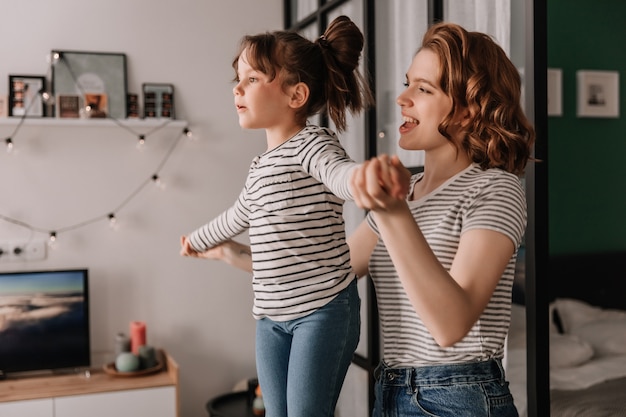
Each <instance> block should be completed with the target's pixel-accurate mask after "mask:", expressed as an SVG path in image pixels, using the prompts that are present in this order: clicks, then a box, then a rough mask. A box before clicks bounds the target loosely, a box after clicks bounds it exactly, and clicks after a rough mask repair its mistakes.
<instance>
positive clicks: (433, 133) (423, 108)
mask: <svg viewBox="0 0 626 417" xmlns="http://www.w3.org/2000/svg"><path fill="white" fill-rule="evenodd" d="M439 76H440V65H439V57H438V56H437V55H436V54H435V53H434V52H432V51H430V50H428V49H422V50H420V51H419V52H418V53H417V54H416V55H415V57H414V58H413V62H412V63H411V65H410V66H409V70H408V72H407V74H406V84H405V85H406V89H405V90H404V91H403V92H402V93H401V94H400V95H399V96H398V98H397V100H396V102H397V103H398V105H399V106H400V109H401V111H402V119H403V120H404V123H403V124H402V125H401V126H400V128H399V132H400V140H399V143H398V144H399V145H400V147H401V148H402V149H407V150H426V151H427V150H431V149H435V148H437V147H441V146H450V142H449V141H448V140H447V139H446V138H445V137H444V136H443V135H442V134H441V133H439V130H438V126H439V124H440V123H441V121H442V120H443V119H444V117H446V116H447V115H448V114H449V113H450V110H452V99H451V98H450V97H448V96H447V95H446V93H444V92H443V90H441V87H440V86H439Z"/></svg>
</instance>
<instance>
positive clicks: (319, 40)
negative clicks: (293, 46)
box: [317, 35, 330, 48]
mask: <svg viewBox="0 0 626 417" xmlns="http://www.w3.org/2000/svg"><path fill="white" fill-rule="evenodd" d="M317 43H318V44H319V46H320V47H322V48H329V47H330V45H329V43H328V39H326V36H325V35H322V36H320V37H319V38H317Z"/></svg>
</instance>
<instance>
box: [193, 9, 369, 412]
mask: <svg viewBox="0 0 626 417" xmlns="http://www.w3.org/2000/svg"><path fill="white" fill-rule="evenodd" d="M362 48H363V35H362V33H361V32H360V30H359V29H358V28H357V27H356V25H354V23H353V22H351V21H350V20H349V19H348V18H347V17H345V16H341V17H338V18H337V19H335V20H334V21H333V22H332V23H331V24H330V26H329V27H328V29H327V30H326V32H325V33H324V35H323V36H322V37H320V38H319V39H318V40H317V41H315V42H311V41H309V40H307V39H305V38H303V37H302V36H300V35H299V34H297V33H295V32H287V31H276V32H272V33H265V34H260V35H256V36H246V37H244V38H243V40H242V42H241V48H240V52H239V54H238V55H237V58H236V59H235V61H234V62H233V68H234V69H235V71H236V73H237V77H236V82H237V84H236V85H235V87H234V88H233V93H234V96H235V106H236V108H237V113H238V115H239V124H240V125H241V127H242V128H246V129H265V132H266V135H267V151H266V152H265V153H263V154H262V155H260V156H258V157H256V158H254V160H253V161H252V165H251V166H250V170H249V173H248V178H247V180H246V183H245V186H244V188H243V190H242V191H241V194H240V195H239V198H238V199H237V201H236V202H235V203H234V205H233V206H232V207H230V208H229V209H228V210H226V211H225V212H223V213H222V214H221V215H219V216H218V217H217V218H215V219H214V220H212V221H211V222H209V223H208V224H206V225H204V226H202V227H200V228H199V229H197V230H196V231H194V232H192V233H191V234H190V235H189V236H187V237H182V239H181V240H182V249H181V254H182V255H184V256H196V257H209V256H207V255H205V254H204V253H205V252H206V251H207V250H209V249H210V248H213V247H215V246H216V245H220V244H221V243H222V242H224V241H227V240H229V239H231V238H232V237H234V236H237V235H239V234H240V233H242V232H243V231H245V230H246V229H249V237H250V252H247V251H245V252H243V253H239V254H238V255H239V256H241V255H243V257H244V258H247V257H248V256H250V257H251V261H252V263H251V266H252V272H253V280H252V284H253V289H254V307H253V315H254V317H255V318H256V319H257V330H256V362H257V373H258V379H259V384H260V386H261V389H262V392H263V400H264V403H265V407H266V413H267V414H266V415H267V416H271V417H281V416H284V417H287V416H292V417H293V416H297V417H308V416H311V417H325V416H329V417H330V416H332V415H334V409H335V405H336V402H337V398H338V396H339V392H340V390H341V386H342V384H343V381H344V378H345V375H346V372H347V369H348V366H349V365H350V361H351V359H352V355H353V353H354V350H355V349H356V346H357V343H358V340H359V331H360V315H359V305H360V300H359V296H358V292H357V288H356V280H355V278H356V277H355V274H354V272H352V269H351V267H350V254H349V249H348V246H347V244H346V239H345V231H344V220H343V215H342V212H343V203H344V200H346V199H352V195H351V192H350V189H349V187H348V181H349V174H350V173H351V172H352V171H353V169H354V168H355V167H356V164H355V162H353V161H352V160H350V159H349V158H348V156H347V155H346V152H345V151H344V149H343V148H342V146H341V144H340V142H339V141H338V139H337V137H336V136H335V134H334V133H333V132H332V131H331V130H329V129H327V128H323V127H318V126H313V125H308V124H307V118H309V117H310V116H312V115H314V114H317V113H319V112H320V111H326V112H327V113H328V114H329V116H330V118H331V119H332V121H333V122H334V123H335V126H336V127H337V129H338V130H339V131H341V130H343V129H345V127H346V110H350V111H352V112H353V113H356V112H359V111H361V110H362V109H363V108H364V107H365V106H367V105H369V104H370V103H371V93H370V90H369V88H368V86H367V83H365V82H364V80H363V78H362V77H361V76H360V74H359V73H358V70H357V68H358V64H359V60H360V55H361V50H362ZM246 260H247V262H248V263H245V262H244V263H245V269H249V266H248V265H249V258H247V259H246Z"/></svg>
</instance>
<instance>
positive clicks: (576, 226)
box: [548, 0, 626, 254]
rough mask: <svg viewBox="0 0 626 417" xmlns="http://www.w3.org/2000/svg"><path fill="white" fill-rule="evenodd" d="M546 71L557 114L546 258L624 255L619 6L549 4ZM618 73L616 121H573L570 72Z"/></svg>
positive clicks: (578, 1)
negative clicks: (555, 84) (558, 99)
mask: <svg viewBox="0 0 626 417" xmlns="http://www.w3.org/2000/svg"><path fill="white" fill-rule="evenodd" d="M548 67H550V68H561V69H562V71H563V84H562V91H563V115H562V116H553V117H549V120H548V172H549V174H548V176H549V178H548V194H549V235H550V253H552V254H560V253H579V252H600V251H608V250H625V249H626V100H625V99H624V97H626V83H625V81H626V1H623V0H597V1H589V0H548ZM578 70H611V71H618V72H619V73H620V99H619V102H620V103H619V107H620V117H619V118H617V119H615V118H614V119H608V118H605V119H601V118H578V117H576V71H578Z"/></svg>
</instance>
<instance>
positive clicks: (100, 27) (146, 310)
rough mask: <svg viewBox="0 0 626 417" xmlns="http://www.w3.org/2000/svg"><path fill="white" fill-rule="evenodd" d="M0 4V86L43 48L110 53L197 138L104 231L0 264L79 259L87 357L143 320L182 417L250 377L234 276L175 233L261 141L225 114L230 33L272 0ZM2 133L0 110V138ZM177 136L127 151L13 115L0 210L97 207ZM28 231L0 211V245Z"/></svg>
mask: <svg viewBox="0 0 626 417" xmlns="http://www.w3.org/2000/svg"><path fill="white" fill-rule="evenodd" d="M0 14H1V15H2V16H4V19H3V23H2V25H0V39H2V42H0V95H6V94H7V84H8V80H7V79H8V75H9V74H45V73H46V71H47V63H46V55H47V54H49V52H50V50H51V49H60V50H76V51H106V52H124V53H126V54H127V59H128V86H129V91H130V92H136V93H139V92H140V89H141V83H143V82H164V83H172V84H174V85H175V89H176V94H175V100H176V103H175V104H176V113H177V116H178V118H179V119H185V120H187V121H188V123H189V127H190V128H191V129H192V130H193V132H194V134H195V135H196V136H197V138H198V140H196V141H187V140H186V141H183V142H181V143H179V145H178V146H177V147H176V149H175V151H174V152H173V153H172V155H171V157H170V158H169V159H168V161H167V163H166V165H165V166H164V167H163V170H162V171H160V176H161V178H162V179H163V180H164V181H165V182H166V183H167V188H166V189H165V191H162V192H161V191H160V190H157V189H156V188H155V187H147V188H146V189H143V190H142V191H141V192H140V193H139V194H138V195H137V196H136V197H135V198H133V199H132V201H131V202H130V203H129V204H128V205H126V206H125V207H124V208H123V209H122V210H121V211H120V212H119V213H116V214H117V217H118V219H119V223H120V229H119V230H117V231H113V230H111V229H110V228H109V227H108V224H107V221H106V219H103V220H102V221H97V222H95V223H93V224H90V225H88V226H85V227H81V228H77V229H75V230H72V231H68V232H66V233H60V234H59V241H58V245H57V247H55V248H54V249H51V250H49V251H48V253H47V257H46V259H45V260H43V261H36V262H28V263H15V262H13V263H7V262H0V270H1V271H9V270H24V269H54V268H66V267H87V268H89V270H90V285H91V289H90V290H91V291H90V294H91V301H92V304H91V331H92V335H91V340H92V350H93V352H94V355H93V356H94V362H95V364H101V363H102V362H103V361H107V360H111V358H112V355H113V354H112V350H113V341H114V336H115V334H116V333H117V332H119V331H128V325H129V322H130V321H131V320H143V321H145V322H146V323H147V329H148V330H147V337H148V343H149V344H151V345H154V346H157V347H162V348H165V349H166V350H168V351H169V352H170V353H171V354H172V355H173V357H174V358H175V359H176V361H177V362H178V363H179V365H180V377H181V398H180V400H181V411H182V416H183V417H192V416H203V415H206V412H205V411H204V405H205V403H206V401H207V400H208V399H209V398H211V397H213V396H215V395H218V394H221V393H223V392H225V391H229V390H230V389H231V388H232V387H233V385H234V384H235V383H237V382H238V381H240V380H242V379H244V378H248V377H251V376H254V373H255V364H254V320H253V319H252V317H251V302H252V292H251V286H250V277H249V276H248V274H245V273H243V272H239V271H237V270H235V269H232V268H230V267H228V266H226V265H222V264H220V263H217V262H210V261H201V260H193V259H189V258H182V257H180V256H179V255H178V251H179V236H180V235H181V234H184V233H187V232H189V231H191V230H192V229H194V228H195V227H197V226H199V225H201V224H203V223H204V222H205V221H207V220H208V219H210V218H212V217H213V216H214V215H216V214H218V213H219V212H220V211H222V210H223V209H225V208H226V207H227V206H228V205H230V204H231V203H232V201H234V199H235V198H236V196H237V195H238V193H239V191H240V189H241V186H242V184H243V180H244V178H245V175H246V172H247V168H248V165H249V162H250V160H251V159H252V158H253V157H254V156H255V155H256V154H258V153H260V152H262V151H263V149H264V144H265V139H264V135H263V132H242V131H241V129H240V128H239V125H238V123H237V118H236V112H235V111H234V108H233V99H232V90H231V88H232V83H231V82H230V80H231V79H232V77H233V71H232V68H231V61H232V58H233V54H234V53H235V50H236V45H237V42H238V40H239V39H240V37H241V36H242V35H243V34H245V33H256V32H260V31H265V30H274V29H279V28H281V25H282V1H281V0H263V1H257V0H232V1H229V2H215V1H206V0H204V1H203V0H178V1H176V2H171V1H165V0H158V1H157V0H132V1H128V0H107V1H103V2H93V1H78V0H56V1H54V2H51V1H49V0H20V1H12V2H9V1H2V5H1V6H0ZM1 80H5V81H1ZM13 127H14V125H11V126H8V125H7V124H6V123H4V124H3V123H2V121H1V120H0V138H2V139H3V138H5V137H6V136H7V135H9V134H10V133H11V130H12V129H13ZM177 136H178V130H177V129H165V130H161V131H159V132H158V134H155V135H153V136H149V137H148V142H147V147H146V148H145V149H144V150H143V151H138V150H137V149H136V146H135V144H136V141H137V140H136V137H135V136H133V135H132V134H129V133H128V132H126V131H124V130H123V129H118V128H114V127H87V128H84V127H76V126H67V125H66V126H52V127H48V126H42V125H32V124H31V125H29V123H28V122H26V124H25V125H24V126H23V127H22V129H20V130H19V132H18V133H17V135H15V136H14V138H13V141H14V143H15V150H16V152H14V153H12V154H7V153H5V152H4V151H2V152H0V214H1V215H3V216H9V217H12V218H16V219H19V220H21V221H24V222H26V223H28V224H30V225H33V226H35V227H37V228H42V229H47V230H54V229H59V228H63V227H64V226H67V225H71V224H75V223H77V222H80V221H83V220H88V219H91V218H93V217H97V216H100V215H104V216H106V213H108V212H109V211H110V210H112V209H114V208H115V207H116V206H117V205H119V204H120V203H121V202H122V201H123V200H124V199H125V198H126V197H127V196H129V194H130V193H131V192H132V190H134V189H135V188H136V187H137V186H138V185H139V184H141V182H142V181H144V180H145V179H146V178H149V177H150V176H151V175H152V173H153V171H154V170H155V169H156V167H157V166H158V164H159V162H160V161H161V160H162V158H163V157H164V155H165V153H166V152H167V150H168V149H169V147H170V145H171V143H172V141H173V140H174V139H175V138H176V137H177ZM0 146H1V144H0ZM29 236H30V232H29V230H28V229H26V228H23V227H20V226H17V225H14V224H11V223H7V222H5V221H2V220H0V243H2V242H4V241H9V240H20V239H26V238H28V237H29ZM35 238H36V239H44V238H47V235H46V234H45V233H36V234H35ZM244 239H245V237H244Z"/></svg>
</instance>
